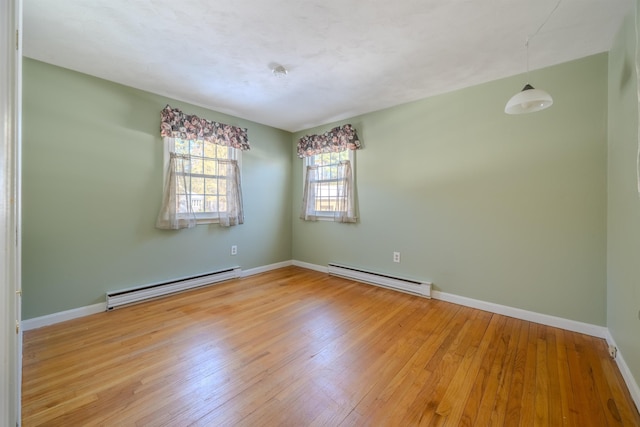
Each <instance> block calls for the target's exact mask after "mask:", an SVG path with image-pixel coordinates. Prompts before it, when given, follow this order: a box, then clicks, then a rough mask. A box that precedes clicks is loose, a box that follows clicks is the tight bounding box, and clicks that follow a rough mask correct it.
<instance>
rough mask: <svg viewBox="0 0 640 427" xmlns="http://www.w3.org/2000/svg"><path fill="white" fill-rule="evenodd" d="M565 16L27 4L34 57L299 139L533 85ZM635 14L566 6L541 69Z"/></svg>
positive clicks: (422, 2) (627, 5) (539, 2)
mask: <svg viewBox="0 0 640 427" xmlns="http://www.w3.org/2000/svg"><path fill="white" fill-rule="evenodd" d="M557 3H558V0H484V1H480V0H475V1H474V0H396V1H390V0H340V1H338V0H309V1H304V0H218V1H215V0H179V1H176V0H24V5H23V7H24V35H23V37H24V54H25V56H27V57H30V58H34V59H38V60H41V61H44V62H48V63H51V64H55V65H59V66H62V67H66V68H70V69H72V70H77V71H80V72H83V73H87V74H91V75H94V76H97V77H101V78H104V79H107V80H111V81H114V82H118V83H121V84H124V85H128V86H133V87H136V88H139V89H143V90H147V91H150V92H154V93H157V94H162V95H166V96H169V97H171V98H174V99H178V100H182V101H187V102H190V103H192V104H197V105H201V106H204V107H208V108H210V109H213V110H216V111H220V112H223V113H228V114H231V115H234V116H238V117H242V118H245V119H249V120H252V121H255V122H258V123H264V124H267V125H270V126H273V127H276V128H281V129H285V130H288V131H297V130H301V129H307V128H310V127H313V126H316V125H321V124H325V123H329V122H332V121H336V120H341V119H344V118H348V117H353V116H355V115H358V114H362V113H366V112H370V111H375V110H379V109H382V108H386V107H390V106H393V105H398V104H401V103H405V102H409V101H413V100H416V99H420V98H425V97H427V96H432V95H436V94H440V93H444V92H449V91H452V90H455V89H460V88H463V87H468V86H472V85H475V84H479V83H484V82H487V81H491V80H496V79H499V78H503V77H507V76H511V75H515V74H520V73H524V72H525V71H526V49H525V40H526V39H527V36H529V35H532V34H533V33H535V31H536V30H537V28H538V27H539V26H540V25H541V24H542V23H543V22H545V20H546V19H547V17H548V16H549V13H550V12H551V11H552V10H553V9H554V7H555V6H556V4H557ZM632 6H633V3H632V2H631V0H562V1H561V3H560V6H559V7H558V8H557V10H556V11H555V12H554V14H553V15H552V16H551V18H550V19H549V20H548V22H547V23H546V25H545V26H544V27H543V28H542V30H541V31H540V32H539V33H538V34H537V35H536V36H535V37H533V39H532V40H531V42H530V67H531V69H536V68H542V67H546V66H549V65H554V64H558V63H561V62H565V61H569V60H573V59H577V58H581V57H584V56H588V55H591V54H595V53H599V52H604V51H608V50H609V48H610V47H611V43H612V40H613V37H614V35H615V33H616V31H617V30H618V28H619V27H620V24H621V23H622V19H623V17H624V15H625V14H626V13H627V12H628V11H629V10H631V8H632ZM279 64H281V65H283V66H285V67H286V68H287V69H288V70H289V74H288V75H287V76H286V77H285V78H277V77H275V76H274V75H273V74H272V72H271V69H272V68H273V67H274V66H275V65H279ZM523 83H524V82H523ZM519 89H520V87H514V92H515V91H517V90H519ZM505 102H506V99H505Z"/></svg>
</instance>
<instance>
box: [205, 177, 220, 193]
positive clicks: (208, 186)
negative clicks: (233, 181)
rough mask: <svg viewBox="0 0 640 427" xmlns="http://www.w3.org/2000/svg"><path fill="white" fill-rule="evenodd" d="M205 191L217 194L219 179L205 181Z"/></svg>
mask: <svg viewBox="0 0 640 427" xmlns="http://www.w3.org/2000/svg"><path fill="white" fill-rule="evenodd" d="M204 192H205V193H206V194H217V193H218V180H217V179H215V178H213V179H206V178H205V181H204Z"/></svg>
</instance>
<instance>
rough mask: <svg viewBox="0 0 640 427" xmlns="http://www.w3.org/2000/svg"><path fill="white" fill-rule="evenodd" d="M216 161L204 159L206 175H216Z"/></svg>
mask: <svg viewBox="0 0 640 427" xmlns="http://www.w3.org/2000/svg"><path fill="white" fill-rule="evenodd" d="M216 164H217V163H216V161H215V160H204V171H203V173H204V174H205V175H215V174H216Z"/></svg>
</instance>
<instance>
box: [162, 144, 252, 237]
mask: <svg viewBox="0 0 640 427" xmlns="http://www.w3.org/2000/svg"><path fill="white" fill-rule="evenodd" d="M164 140H165V164H166V167H165V171H166V174H168V176H167V175H165V181H166V183H167V184H166V187H165V200H168V201H167V202H166V203H165V204H166V205H167V208H166V209H163V211H161V213H160V216H159V217H158V224H160V223H161V222H162V221H164V222H169V221H175V222H177V225H178V227H173V226H166V227H162V226H160V225H159V227H160V228H184V227H189V226H193V225H195V224H196V223H197V224H207V223H220V225H223V226H230V225H237V224H242V223H243V221H244V218H243V211H242V191H241V185H240V168H239V164H238V163H239V160H240V153H241V151H240V150H238V149H235V148H233V147H228V146H224V145H219V144H215V143H213V142H209V141H202V140H186V139H179V138H168V137H165V138H164ZM172 210H173V211H174V212H175V215H173V216H175V220H171V219H170V217H171V216H172V214H171V213H170V211H172ZM188 221H190V222H193V224H189V225H186V222H188Z"/></svg>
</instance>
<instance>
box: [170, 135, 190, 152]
mask: <svg viewBox="0 0 640 427" xmlns="http://www.w3.org/2000/svg"><path fill="white" fill-rule="evenodd" d="M174 149H175V150H176V153H178V154H189V141H185V140H184V139H177V138H176V139H175V140H174Z"/></svg>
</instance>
